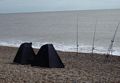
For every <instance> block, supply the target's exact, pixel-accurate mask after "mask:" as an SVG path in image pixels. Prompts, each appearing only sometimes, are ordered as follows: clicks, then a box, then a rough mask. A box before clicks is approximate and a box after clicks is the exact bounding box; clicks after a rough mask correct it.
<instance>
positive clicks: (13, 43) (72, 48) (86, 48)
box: [0, 40, 120, 56]
mask: <svg viewBox="0 0 120 83" xmlns="http://www.w3.org/2000/svg"><path fill="white" fill-rule="evenodd" d="M24 42H29V41H22V40H0V46H10V47H19V46H20V45H21V44H22V43H24ZM47 43H49V42H36V41H32V47H33V48H40V47H41V46H42V45H44V44H47ZM52 44H53V45H54V47H55V49H56V50H60V51H67V52H76V45H74V44H73V45H72V44H65V43H62V44H59V43H56V42H52ZM79 52H83V53H90V52H91V45H84V44H79ZM94 53H100V54H106V53H107V48H105V47H99V46H96V47H95V50H94ZM113 55H117V56H118V55H120V48H117V47H114V50H113Z"/></svg>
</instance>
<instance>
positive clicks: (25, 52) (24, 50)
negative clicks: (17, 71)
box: [13, 43, 35, 65]
mask: <svg viewBox="0 0 120 83" xmlns="http://www.w3.org/2000/svg"><path fill="white" fill-rule="evenodd" d="M34 56H35V53H34V51H33V49H32V43H23V44H21V46H20V48H19V49H18V52H17V54H16V56H15V58H14V61H13V62H15V63H18V64H23V65H24V64H31V62H32V61H33V59H34Z"/></svg>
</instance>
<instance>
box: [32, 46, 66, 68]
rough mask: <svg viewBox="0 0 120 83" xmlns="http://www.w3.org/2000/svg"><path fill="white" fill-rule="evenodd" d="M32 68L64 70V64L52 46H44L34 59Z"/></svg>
mask: <svg viewBox="0 0 120 83" xmlns="http://www.w3.org/2000/svg"><path fill="white" fill-rule="evenodd" d="M32 66H40V67H47V68H64V64H63V63H62V61H61V59H60V57H59V56H58V54H57V52H56V50H55V48H54V47H53V45H52V44H46V45H43V46H42V47H41V48H40V50H39V51H38V54H37V55H36V56H35V58H34V61H33V64H32Z"/></svg>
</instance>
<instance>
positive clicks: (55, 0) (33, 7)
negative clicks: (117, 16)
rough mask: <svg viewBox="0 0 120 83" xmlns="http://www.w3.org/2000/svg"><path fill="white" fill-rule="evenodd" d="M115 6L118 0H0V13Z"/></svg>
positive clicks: (117, 5) (110, 7) (117, 4)
mask: <svg viewBox="0 0 120 83" xmlns="http://www.w3.org/2000/svg"><path fill="white" fill-rule="evenodd" d="M116 8H117V9H118V8H120V0H0V13H14V12H40V11H63V10H88V9H116Z"/></svg>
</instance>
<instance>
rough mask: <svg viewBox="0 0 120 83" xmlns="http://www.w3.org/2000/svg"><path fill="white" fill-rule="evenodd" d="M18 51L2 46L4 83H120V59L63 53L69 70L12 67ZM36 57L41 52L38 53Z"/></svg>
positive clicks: (0, 80)
mask: <svg viewBox="0 0 120 83" xmlns="http://www.w3.org/2000/svg"><path fill="white" fill-rule="evenodd" d="M17 50H18V48H16V47H7V46H0V83H8V82H10V83H30V82H31V83H40V82H42V83H57V82H61V83H63V82H65V83H73V82H77V83H83V82H85V83H95V82H98V83H119V82H120V77H119V75H120V57H119V56H110V57H109V58H106V56H105V55H100V54H93V55H91V54H90V53H79V54H78V56H76V53H75V52H61V51H58V54H59V56H60V58H61V60H62V62H63V63H64V64H65V68H60V69H57V68H40V67H31V66H30V65H17V64H12V63H13V59H14V57H15V55H16V52H17ZM34 51H35V53H37V52H38V49H34Z"/></svg>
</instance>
